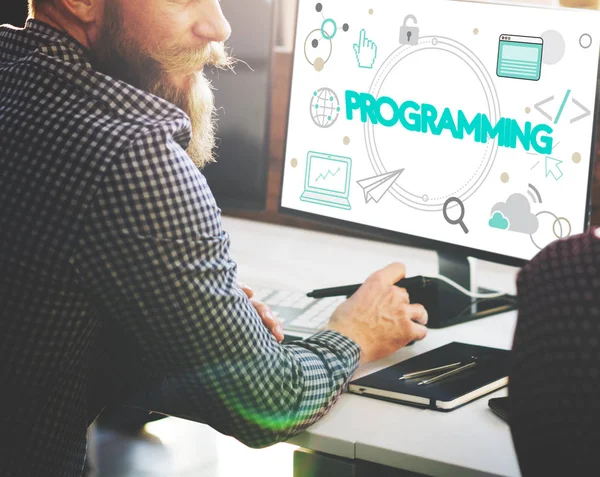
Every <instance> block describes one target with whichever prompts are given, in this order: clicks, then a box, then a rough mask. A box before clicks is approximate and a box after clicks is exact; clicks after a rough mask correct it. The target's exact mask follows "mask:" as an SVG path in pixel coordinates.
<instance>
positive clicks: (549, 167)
mask: <svg viewBox="0 0 600 477" xmlns="http://www.w3.org/2000/svg"><path fill="white" fill-rule="evenodd" d="M562 162H563V161H559V160H558V159H554V158H553V157H548V156H546V177H548V176H549V175H550V174H552V177H554V180H555V181H557V180H558V179H560V178H561V177H562V176H563V173H562V171H561V170H560V167H558V165H559V164H562Z"/></svg>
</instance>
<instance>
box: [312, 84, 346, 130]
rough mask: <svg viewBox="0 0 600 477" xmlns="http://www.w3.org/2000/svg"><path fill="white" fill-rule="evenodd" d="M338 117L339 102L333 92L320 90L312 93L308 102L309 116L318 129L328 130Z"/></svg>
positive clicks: (326, 89) (325, 89) (324, 89)
mask: <svg viewBox="0 0 600 477" xmlns="http://www.w3.org/2000/svg"><path fill="white" fill-rule="evenodd" d="M339 115H340V101H339V100H338V97H337V94H335V91H333V90H331V89H329V88H321V89H318V90H317V91H315V92H314V93H313V96H312V99H311V101H310V116H311V118H312V120H313V122H314V123H315V124H316V125H317V126H319V127H320V128H328V127H331V126H333V125H334V124H335V122H336V121H337V118H338V116H339Z"/></svg>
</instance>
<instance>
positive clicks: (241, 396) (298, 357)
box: [73, 134, 360, 447]
mask: <svg viewBox="0 0 600 477" xmlns="http://www.w3.org/2000/svg"><path fill="white" fill-rule="evenodd" d="M73 265H74V267H75V268H76V270H77V273H78V275H79V277H80V281H81V284H82V286H83V287H84V288H85V289H86V290H87V293H88V294H89V296H90V301H92V302H93V303H96V304H97V306H98V308H99V312H101V313H102V316H107V317H110V319H111V320H113V321H115V322H116V324H117V326H119V327H120V329H122V330H123V332H124V333H125V334H126V335H127V336H128V337H129V338H130V339H131V340H132V342H133V343H135V347H136V349H139V350H141V351H140V353H141V356H140V357H139V360H140V362H142V363H143V366H144V372H145V373H147V374H148V375H153V376H156V377H157V379H158V380H159V381H160V382H162V384H163V386H164V387H165V388H168V389H169V393H170V394H171V397H172V398H173V399H172V401H171V402H172V403H173V402H175V403H179V404H178V405H177V406H175V407H176V408H170V409H168V410H166V411H165V410H161V409H154V410H155V411H159V412H167V411H168V412H169V413H171V414H173V415H181V416H182V417H186V418H188V419H194V420H198V421H202V422H206V423H208V424H210V425H211V426H212V427H214V428H215V429H217V430H219V431H221V432H223V433H225V434H229V435H233V436H235V437H237V438H238V439H239V440H241V441H243V442H244V443H246V444H247V445H250V446H255V447H258V446H265V445H269V444H272V443H274V442H277V441H280V440H284V439H287V438H289V437H290V436H292V435H294V434H296V433H298V432H300V431H302V430H304V429H305V428H306V427H308V426H309V425H310V424H312V423H313V422H315V421H316V420H317V419H318V418H319V417H321V416H322V415H323V414H324V413H325V412H327V410H328V409H329V408H330V407H331V406H332V405H333V403H334V402H335V401H336V400H337V398H338V397H339V395H340V393H341V392H342V390H343V388H344V387H345V385H346V384H347V382H348V380H349V379H350V377H351V376H352V374H353V373H354V371H355V370H356V367H357V365H358V360H359V354H360V350H359V348H358V346H357V345H356V344H355V343H354V342H352V341H350V340H349V339H347V338H345V337H344V336H342V335H340V334H338V333H335V332H322V333H319V334H317V335H315V336H314V337H313V338H311V339H308V340H306V341H304V342H301V343H300V344H293V345H291V344H290V345H283V346H282V345H280V344H279V343H277V341H276V340H275V339H274V338H273V337H272V336H271V334H270V332H269V331H268V330H267V329H266V328H265V327H264V326H263V325H262V322H261V320H260V318H259V316H258V314H257V313H256V311H255V309H254V307H253V306H252V304H251V303H250V301H249V300H248V298H247V297H246V295H245V294H244V293H243V291H242V290H241V289H240V288H239V286H238V285H237V279H236V264H235V263H234V262H233V261H232V259H231V258H230V256H229V237H228V235H227V234H226V233H225V231H224V230H223V229H222V225H221V218H220V210H219V209H218V208H217V206H216V204H215V201H214V198H213V196H212V194H211V192H210V189H209V188H208V186H207V183H206V181H205V179H204V177H203V175H202V174H201V173H200V172H199V171H198V170H197V168H196V167H195V166H194V165H193V163H192V162H191V161H190V159H189V158H188V157H187V155H186V154H185V152H184V151H183V150H182V149H181V147H180V146H179V145H178V144H177V143H176V142H175V141H174V140H172V139H171V138H170V137H169V136H168V135H166V134H154V135H150V134H148V135H144V136H142V137H140V138H139V139H138V140H137V141H136V142H135V143H134V144H132V145H131V147H130V148H129V149H128V150H127V151H126V153H125V154H124V156H123V157H122V160H120V161H118V162H116V163H115V164H114V165H113V166H112V169H111V170H110V171H109V173H108V175H107V176H106V177H105V179H104V182H103V185H102V188H101V190H100V192H99V193H98V195H97V197H96V200H95V203H94V205H93V209H92V210H90V212H89V219H88V220H87V222H86V225H85V227H84V230H83V231H82V239H81V243H80V247H79V251H78V253H77V254H76V255H75V256H74V257H73ZM274 278H275V277H274Z"/></svg>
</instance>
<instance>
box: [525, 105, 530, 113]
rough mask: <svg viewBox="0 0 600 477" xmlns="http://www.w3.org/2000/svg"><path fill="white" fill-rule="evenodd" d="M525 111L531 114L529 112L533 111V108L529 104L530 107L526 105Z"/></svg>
mask: <svg viewBox="0 0 600 477" xmlns="http://www.w3.org/2000/svg"><path fill="white" fill-rule="evenodd" d="M525 112H526V113H527V114H529V113H530V112H531V108H530V107H529V106H528V107H526V108H525Z"/></svg>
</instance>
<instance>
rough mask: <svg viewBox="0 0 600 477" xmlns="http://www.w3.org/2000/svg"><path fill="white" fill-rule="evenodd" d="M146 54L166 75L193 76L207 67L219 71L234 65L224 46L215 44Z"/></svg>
mask: <svg viewBox="0 0 600 477" xmlns="http://www.w3.org/2000/svg"><path fill="white" fill-rule="evenodd" d="M146 54H147V55H148V57H149V58H151V59H152V60H154V61H156V62H157V63H158V64H160V67H161V70H162V71H163V72H164V73H167V74H177V75H188V74H193V73H197V72H198V71H200V70H201V69H202V68H203V67H204V66H207V65H208V66H214V67H216V68H220V69H233V66H234V64H235V63H236V60H235V59H234V58H232V57H231V56H230V55H229V53H228V52H227V50H226V49H225V45H224V44H223V43H217V42H211V43H208V44H207V45H205V46H203V47H200V48H183V47H178V46H172V47H168V48H161V49H157V50H150V51H147V52H146Z"/></svg>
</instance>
